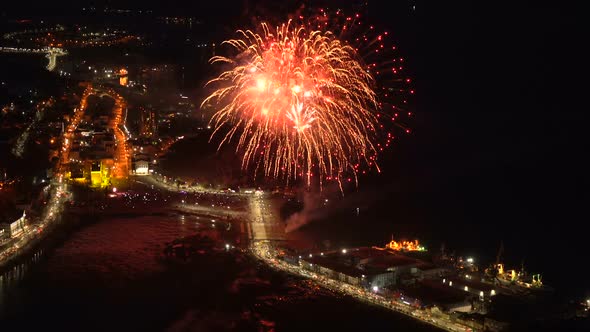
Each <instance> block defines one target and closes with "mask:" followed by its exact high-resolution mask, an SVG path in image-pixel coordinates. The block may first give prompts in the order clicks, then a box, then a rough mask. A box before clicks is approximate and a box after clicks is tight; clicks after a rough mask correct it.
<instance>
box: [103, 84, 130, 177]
mask: <svg viewBox="0 0 590 332" xmlns="http://www.w3.org/2000/svg"><path fill="white" fill-rule="evenodd" d="M107 92H108V94H109V96H111V97H112V98H113V99H114V100H115V107H114V109H113V116H112V117H111V121H110V122H109V127H111V128H112V129H113V132H114V133H115V142H116V145H117V148H116V150H115V156H114V160H115V165H114V166H113V176H114V178H116V179H123V178H127V177H128V176H129V170H130V168H131V155H130V149H129V143H128V142H127V135H126V133H125V131H124V130H123V128H124V126H125V123H124V119H125V117H124V114H123V112H124V111H125V110H126V109H127V104H126V102H125V100H124V99H123V97H121V96H120V95H119V94H117V93H116V92H115V91H113V90H111V89H109V90H107Z"/></svg>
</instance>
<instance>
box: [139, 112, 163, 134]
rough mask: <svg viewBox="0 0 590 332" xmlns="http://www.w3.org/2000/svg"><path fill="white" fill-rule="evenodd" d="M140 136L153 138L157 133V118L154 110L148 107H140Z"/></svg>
mask: <svg viewBox="0 0 590 332" xmlns="http://www.w3.org/2000/svg"><path fill="white" fill-rule="evenodd" d="M139 134H140V136H142V137H146V138H153V137H156V136H157V135H158V119H157V115H156V111H154V110H153V109H149V108H142V109H141V123H140V131H139Z"/></svg>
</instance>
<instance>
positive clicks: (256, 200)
mask: <svg viewBox="0 0 590 332" xmlns="http://www.w3.org/2000/svg"><path fill="white" fill-rule="evenodd" d="M139 181H140V182H142V183H144V184H148V185H153V186H157V187H159V188H163V189H166V190H169V191H190V192H193V190H192V189H179V188H178V187H177V186H175V185H172V184H166V183H163V182H161V181H158V179H157V178H156V177H152V176H145V177H141V180H139ZM195 192H199V193H203V194H212V195H213V194H216V195H220V194H223V195H228V196H241V197H247V198H248V209H247V211H245V213H244V219H245V220H249V223H248V225H247V233H248V238H249V239H250V246H249V249H250V251H251V252H252V254H253V255H254V256H255V257H257V258H258V259H260V260H261V261H263V262H265V263H266V264H268V265H269V266H271V267H272V268H275V269H278V270H281V271H284V272H288V273H291V274H295V275H298V276H301V277H304V278H308V279H311V280H313V281H315V282H316V283H318V284H319V285H321V286H323V287H326V288H328V289H331V290H334V291H336V292H339V293H342V294H346V295H350V296H353V297H354V298H356V299H358V300H360V301H363V302H366V303H370V304H373V305H378V306H381V307H384V308H387V309H389V310H393V311H396V312H399V313H402V314H404V315H407V316H409V317H412V318H414V319H418V320H420V321H422V322H424V323H427V324H429V325H433V326H435V327H437V328H440V329H443V330H446V331H471V329H470V328H469V327H467V326H463V325H461V324H458V323H455V322H451V321H450V320H448V319H445V318H442V317H438V316H436V315H432V314H431V313H430V312H428V311H425V310H420V309H416V308H413V307H411V306H409V305H406V304H404V303H400V302H396V301H392V300H391V299H386V298H385V297H383V296H381V295H378V294H375V293H373V292H370V291H367V290H366V289H364V288H362V287H355V286H353V285H349V284H347V283H342V282H340V281H337V280H333V279H329V278H326V277H324V276H321V275H317V274H315V273H313V272H310V271H307V270H305V269H303V268H301V267H300V266H295V265H292V264H289V263H287V262H285V261H283V260H281V259H278V258H277V247H275V244H276V243H279V242H280V240H284V227H283V223H281V222H279V221H278V219H277V217H276V214H275V213H273V209H272V206H271V205H272V204H271V203H270V202H269V199H268V198H269V195H268V194H266V193H263V192H261V191H256V192H254V193H248V194H246V193H237V192H236V193H232V192H226V191H223V192H220V191H219V190H213V189H202V188H200V189H195ZM204 211H207V213H208V214H210V215H212V214H215V213H217V214H218V215H220V214H222V213H223V212H222V211H223V209H220V207H216V208H210V207H207V208H206V210H201V212H204ZM276 240H279V242H277V241H276Z"/></svg>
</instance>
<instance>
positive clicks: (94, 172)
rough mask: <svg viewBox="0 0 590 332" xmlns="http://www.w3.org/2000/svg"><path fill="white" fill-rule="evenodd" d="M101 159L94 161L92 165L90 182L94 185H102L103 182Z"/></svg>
mask: <svg viewBox="0 0 590 332" xmlns="http://www.w3.org/2000/svg"><path fill="white" fill-rule="evenodd" d="M100 166H101V165H100V161H93V162H92V165H91V166H90V183H91V184H92V186H100V184H101V183H102V175H101V172H100V169H101V167H100Z"/></svg>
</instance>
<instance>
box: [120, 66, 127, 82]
mask: <svg viewBox="0 0 590 332" xmlns="http://www.w3.org/2000/svg"><path fill="white" fill-rule="evenodd" d="M128 74H129V73H128V72H127V69H125V68H121V69H120V70H119V85H122V86H127V84H128V83H129V76H128Z"/></svg>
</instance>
